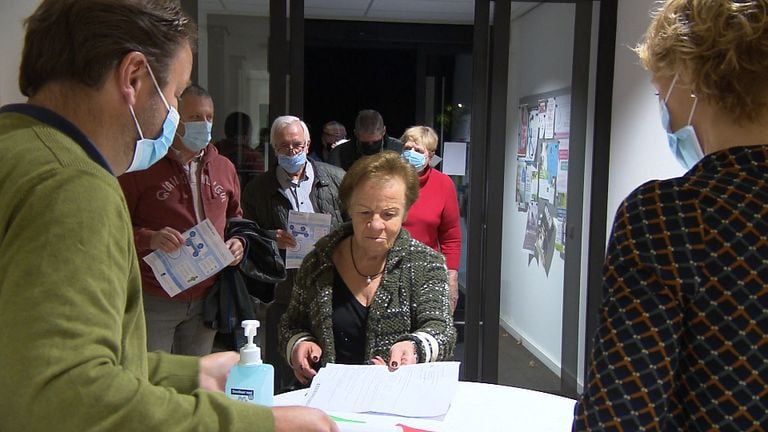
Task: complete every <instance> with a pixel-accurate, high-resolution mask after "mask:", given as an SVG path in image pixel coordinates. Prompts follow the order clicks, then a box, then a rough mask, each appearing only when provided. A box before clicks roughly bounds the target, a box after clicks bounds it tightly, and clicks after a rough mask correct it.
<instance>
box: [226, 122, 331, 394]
mask: <svg viewBox="0 0 768 432" xmlns="http://www.w3.org/2000/svg"><path fill="white" fill-rule="evenodd" d="M270 143H271V144H272V148H273V149H274V151H275V156H276V157H277V167H276V168H275V169H274V170H271V171H268V172H266V173H264V174H261V175H258V176H256V177H255V178H253V180H251V181H250V182H249V183H248V184H247V185H246V186H245V189H244V190H243V193H242V199H241V201H242V206H243V216H244V217H245V218H247V219H251V220H253V221H255V222H256V223H258V224H259V226H261V227H262V228H265V229H269V230H274V235H275V238H276V239H277V245H278V247H279V248H280V250H281V252H282V253H283V255H284V254H285V250H286V249H288V248H292V247H294V246H296V239H295V238H294V237H293V235H291V233H290V232H289V231H288V230H287V229H286V228H287V224H288V212H289V211H290V210H295V211H299V212H304V213H325V214H330V215H331V228H335V227H336V226H338V225H339V224H340V223H341V222H342V210H341V207H340V206H339V200H338V197H339V185H340V184H341V179H342V178H343V177H344V170H342V169H340V168H338V167H335V166H333V165H329V164H327V163H324V162H319V161H315V160H312V159H308V158H307V154H308V152H309V143H310V139H309V129H308V128H307V125H306V124H305V123H304V122H303V121H301V119H299V118H298V117H294V116H282V117H278V118H277V119H275V121H274V122H273V123H272V130H271V133H270ZM295 276H296V270H295V269H289V270H288V277H287V278H286V280H285V281H284V282H282V283H280V285H279V286H278V287H277V289H276V290H275V301H274V302H273V303H271V304H269V306H267V308H266V317H265V322H264V323H263V324H264V325H263V328H264V329H265V331H264V332H263V333H262V334H263V335H264V343H263V347H262V348H263V353H264V360H265V361H266V362H267V363H270V364H272V365H273V366H274V367H275V390H277V391H279V390H281V389H285V388H286V386H288V385H289V384H291V382H292V381H293V371H292V370H291V368H290V366H288V363H287V362H286V361H285V359H283V358H282V356H281V355H280V352H279V351H278V349H277V326H278V322H279V321H280V318H281V316H282V315H283V313H284V312H285V310H286V308H287V307H288V303H289V301H290V299H291V289H292V287H293V279H294V278H295Z"/></svg>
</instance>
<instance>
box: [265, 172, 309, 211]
mask: <svg viewBox="0 0 768 432" xmlns="http://www.w3.org/2000/svg"><path fill="white" fill-rule="evenodd" d="M275 176H276V177H277V182H278V183H279V184H280V192H281V193H282V194H283V195H285V197H286V198H288V201H290V202H291V207H294V210H297V211H301V210H300V207H301V205H300V203H299V202H297V201H298V196H300V195H301V196H307V197H308V196H309V193H310V192H311V191H312V184H313V183H314V181H315V169H314V168H313V167H312V164H311V163H310V162H309V161H307V163H306V164H305V165H304V173H303V174H302V175H301V177H299V180H298V181H294V180H291V177H290V176H289V175H288V173H287V172H285V170H284V169H283V168H281V167H280V166H278V167H277V168H276V169H275ZM297 189H298V191H297Z"/></svg>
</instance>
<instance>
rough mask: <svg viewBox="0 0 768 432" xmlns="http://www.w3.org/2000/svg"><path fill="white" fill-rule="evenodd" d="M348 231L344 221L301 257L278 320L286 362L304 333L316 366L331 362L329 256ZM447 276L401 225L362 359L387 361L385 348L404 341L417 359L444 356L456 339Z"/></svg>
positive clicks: (371, 311) (372, 311) (442, 264)
mask: <svg viewBox="0 0 768 432" xmlns="http://www.w3.org/2000/svg"><path fill="white" fill-rule="evenodd" d="M350 235H352V225H351V224H350V223H346V224H344V225H342V226H340V227H339V228H337V229H336V230H335V231H333V232H331V233H330V234H329V235H327V236H326V237H324V238H322V239H321V240H320V241H318V242H317V243H316V244H315V249H314V250H313V251H312V252H310V253H309V254H308V255H307V256H306V257H305V258H304V262H303V264H302V266H301V269H299V274H298V276H297V278H296V284H295V286H294V289H293V293H292V296H291V302H290V304H289V306H288V310H287V311H286V313H285V315H283V319H282V320H281V322H280V346H281V347H284V348H285V356H286V358H287V359H288V360H289V361H290V353H291V350H292V348H293V346H294V345H295V344H296V343H298V342H300V341H302V340H306V339H308V338H310V339H313V340H315V341H316V342H317V343H318V344H319V345H320V347H321V348H322V349H323V355H322V358H321V360H320V364H321V365H325V364H326V363H333V362H334V361H335V358H336V354H335V349H334V340H333V323H332V320H331V314H332V312H333V311H332V298H333V279H334V277H333V273H334V267H333V262H332V261H331V256H332V255H333V251H334V249H335V248H336V246H337V245H338V244H339V242H340V241H341V240H343V239H344V238H346V237H348V236H350ZM447 278H448V276H447V270H446V267H445V260H444V258H443V256H442V255H441V254H439V253H437V252H435V251H434V250H432V248H430V247H429V246H426V245H424V244H423V243H420V242H418V241H416V240H413V239H412V238H411V236H410V235H409V234H408V231H406V230H405V229H401V230H400V234H399V235H398V236H397V239H395V244H394V245H393V246H392V249H390V251H389V255H388V257H387V262H386V264H385V270H384V275H383V276H382V280H381V282H380V285H379V287H378V289H377V290H376V294H375V295H374V297H373V300H372V303H371V305H370V309H369V313H368V322H367V330H366V342H365V356H366V358H373V357H375V356H381V357H382V358H384V359H385V360H387V361H388V360H389V349H390V347H391V346H392V345H393V344H395V343H396V342H400V341H404V340H411V341H413V342H415V343H416V345H417V347H418V351H419V362H432V361H438V360H444V359H446V358H449V357H450V356H451V355H452V354H453V349H454V346H455V344H456V329H455V328H454V327H453V319H452V317H451V309H450V306H449V305H448V279H447Z"/></svg>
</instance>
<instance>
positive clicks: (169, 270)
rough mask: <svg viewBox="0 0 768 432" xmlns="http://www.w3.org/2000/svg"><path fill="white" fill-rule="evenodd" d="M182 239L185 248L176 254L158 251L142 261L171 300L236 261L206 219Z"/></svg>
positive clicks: (181, 248)
mask: <svg viewBox="0 0 768 432" xmlns="http://www.w3.org/2000/svg"><path fill="white" fill-rule="evenodd" d="M181 236H182V237H184V244H183V245H181V247H180V248H179V249H178V250H176V251H174V252H171V253H165V252H163V251H161V250H159V249H158V250H156V251H154V252H152V253H151V254H149V255H147V256H145V257H144V261H146V263H147V264H149V266H150V267H152V272H153V273H154V274H155V278H157V281H158V282H160V285H161V286H162V287H163V289H164V290H165V292H167V293H168V295H170V296H171V297H173V296H175V295H176V294H179V293H180V292H182V291H184V290H186V289H188V288H190V287H192V286H194V285H196V284H198V283H200V282H201V281H203V280H205V279H208V278H209V277H211V276H213V275H215V274H216V273H218V272H220V271H221V270H222V269H223V268H224V267H226V266H228V265H229V264H230V263H231V262H232V261H234V259H235V257H234V256H233V255H232V253H231V252H230V251H229V248H227V245H226V244H225V243H224V240H223V239H222V238H221V236H220V235H219V233H218V232H216V228H214V227H213V224H212V223H211V221H209V220H208V219H205V220H204V221H202V222H200V223H199V224H197V225H195V226H193V227H192V228H190V229H189V230H187V231H185V232H184V233H183V234H182V235H181Z"/></svg>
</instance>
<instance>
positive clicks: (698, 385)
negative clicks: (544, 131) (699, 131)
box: [573, 146, 768, 431]
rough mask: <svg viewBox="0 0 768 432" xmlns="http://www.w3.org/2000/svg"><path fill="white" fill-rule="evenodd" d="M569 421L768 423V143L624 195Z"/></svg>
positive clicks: (659, 425)
mask: <svg viewBox="0 0 768 432" xmlns="http://www.w3.org/2000/svg"><path fill="white" fill-rule="evenodd" d="M603 287H604V299H603V308H602V313H601V316H600V325H599V327H598V331H597V335H596V338H595V347H594V350H593V353H592V361H591V365H590V369H589V382H588V386H587V387H586V389H585V392H584V394H583V395H582V396H581V398H580V400H579V402H578V406H577V408H576V421H575V423H574V428H573V429H574V430H577V431H581V430H600V431H603V430H626V431H637V430H661V431H683V430H684V431H699V430H728V431H748V430H764V429H766V428H768V337H766V336H767V333H768V146H756V147H738V148H732V149H728V150H724V151H720V152H717V153H714V154H711V155H708V156H706V157H705V158H704V159H703V160H702V161H700V162H699V163H698V164H697V165H696V166H695V167H693V168H692V169H691V171H689V172H688V173H687V174H685V175H684V176H683V177H680V178H676V179H671V180H664V181H652V182H649V183H647V184H645V185H643V186H641V187H640V188H638V189H637V190H635V191H634V192H633V193H632V194H631V195H630V196H629V197H628V198H627V199H626V200H625V201H624V203H623V204H622V206H621V208H620V209H619V211H618V213H617V214H616V219H615V222H614V227H613V235H612V236H611V241H610V244H609V247H608V253H607V256H606V261H605V266H604V268H603Z"/></svg>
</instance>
